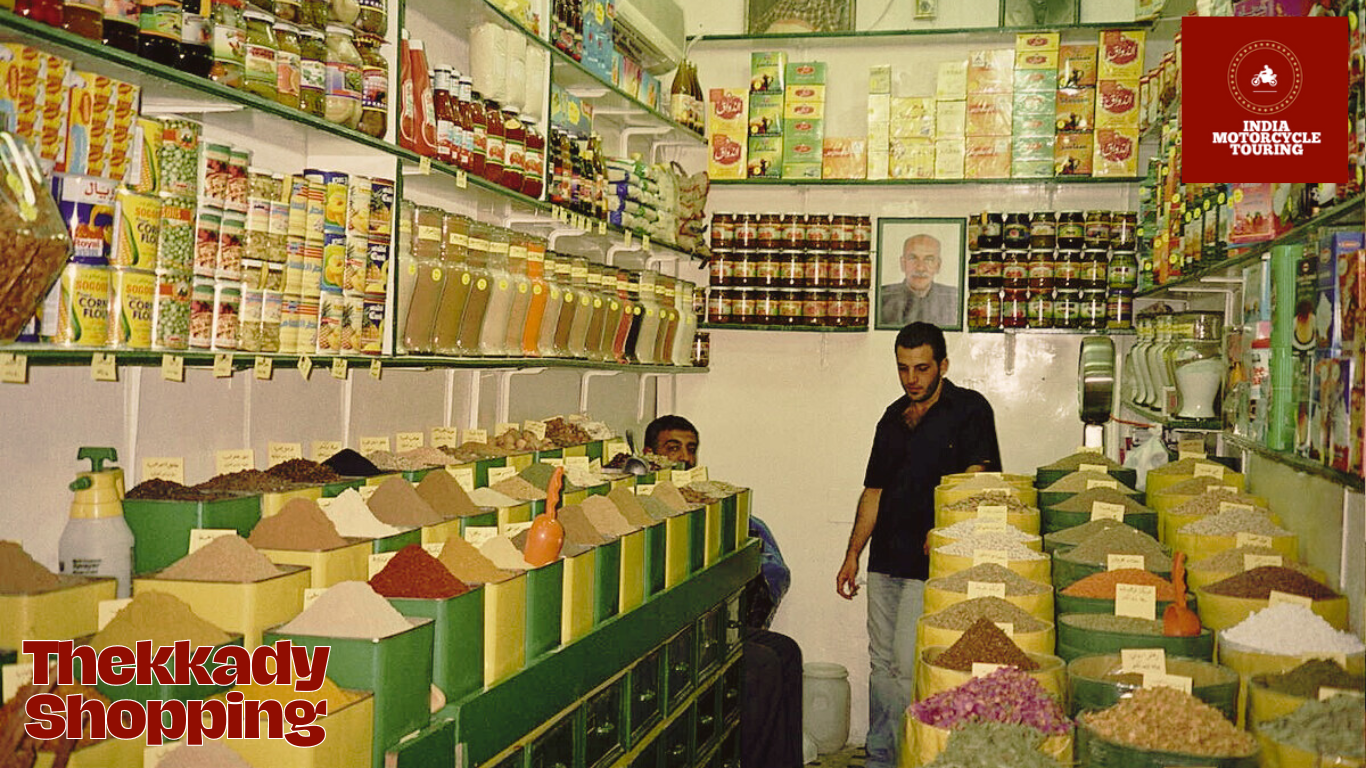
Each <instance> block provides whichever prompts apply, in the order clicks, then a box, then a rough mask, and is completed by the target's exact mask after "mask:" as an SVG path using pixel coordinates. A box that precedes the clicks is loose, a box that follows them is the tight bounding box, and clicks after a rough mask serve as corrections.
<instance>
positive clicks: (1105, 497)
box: [1053, 488, 1157, 522]
mask: <svg viewBox="0 0 1366 768" xmlns="http://www.w3.org/2000/svg"><path fill="white" fill-rule="evenodd" d="M1097 501H1099V502H1101V503H1103V504H1122V505H1124V514H1126V515H1142V514H1148V515H1155V514H1157V513H1156V512H1154V511H1153V510H1151V509H1148V508H1147V507H1145V506H1143V505H1142V504H1139V503H1138V502H1137V501H1134V497H1133V496H1130V495H1128V494H1126V493H1121V492H1119V491H1117V490H1115V489H1114V488H1092V489H1091V490H1089V491H1082V492H1081V493H1079V494H1077V495H1076V496H1073V497H1071V498H1069V499H1067V500H1066V501H1064V502H1063V503H1061V504H1056V505H1054V506H1053V509H1055V510H1057V511H1059V512H1090V511H1091V507H1092V506H1093V505H1094V504H1095V503H1096V502H1097ZM1110 522H1114V521H1113V520H1111V521H1110Z"/></svg>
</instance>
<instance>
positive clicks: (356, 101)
mask: <svg viewBox="0 0 1366 768" xmlns="http://www.w3.org/2000/svg"><path fill="white" fill-rule="evenodd" d="M333 5H334V7H335V3H334V4H333ZM363 67H364V62H362V61H361V58H360V51H357V50H356V43H355V33H354V32H352V31H351V28H350V27H347V26H343V25H341V24H328V25H327V96H326V98H325V99H324V101H323V110H324V111H323V117H324V118H326V119H327V120H330V121H331V122H334V123H338V124H341V125H344V126H346V127H348V128H355V127H356V126H357V125H359V124H360V112H361V109H360V95H361V89H362V78H363V77H364V74H363V71H362V70H363Z"/></svg>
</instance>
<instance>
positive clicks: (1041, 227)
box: [1029, 211, 1058, 251]
mask: <svg viewBox="0 0 1366 768" xmlns="http://www.w3.org/2000/svg"><path fill="white" fill-rule="evenodd" d="M1057 245H1058V219H1057V217H1056V216H1054V215H1053V212H1052V211H1035V212H1034V213H1031V214H1030V215H1029V247H1030V248H1039V249H1047V250H1050V251H1051V250H1053V249H1054V248H1055V247H1057Z"/></svg>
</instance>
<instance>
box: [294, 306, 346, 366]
mask: <svg viewBox="0 0 1366 768" xmlns="http://www.w3.org/2000/svg"><path fill="white" fill-rule="evenodd" d="M345 304H346V298H345V297H344V296H342V294H341V292H340V291H323V293H322V295H321V296H320V297H319V300H318V333H317V350H318V353H319V354H325V353H336V352H340V351H341V329H342V315H343V313H344V309H343V308H344V306H345ZM301 309H302V307H301Z"/></svg>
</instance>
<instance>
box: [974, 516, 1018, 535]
mask: <svg viewBox="0 0 1366 768" xmlns="http://www.w3.org/2000/svg"><path fill="white" fill-rule="evenodd" d="M1007 527H1009V526H1007V525H1006V521H1004V520H997V519H995V518H989V517H986V518H983V517H979V518H977V519H976V520H974V521H973V526H972V530H973V532H974V533H1005V532H1006V528H1007Z"/></svg>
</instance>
